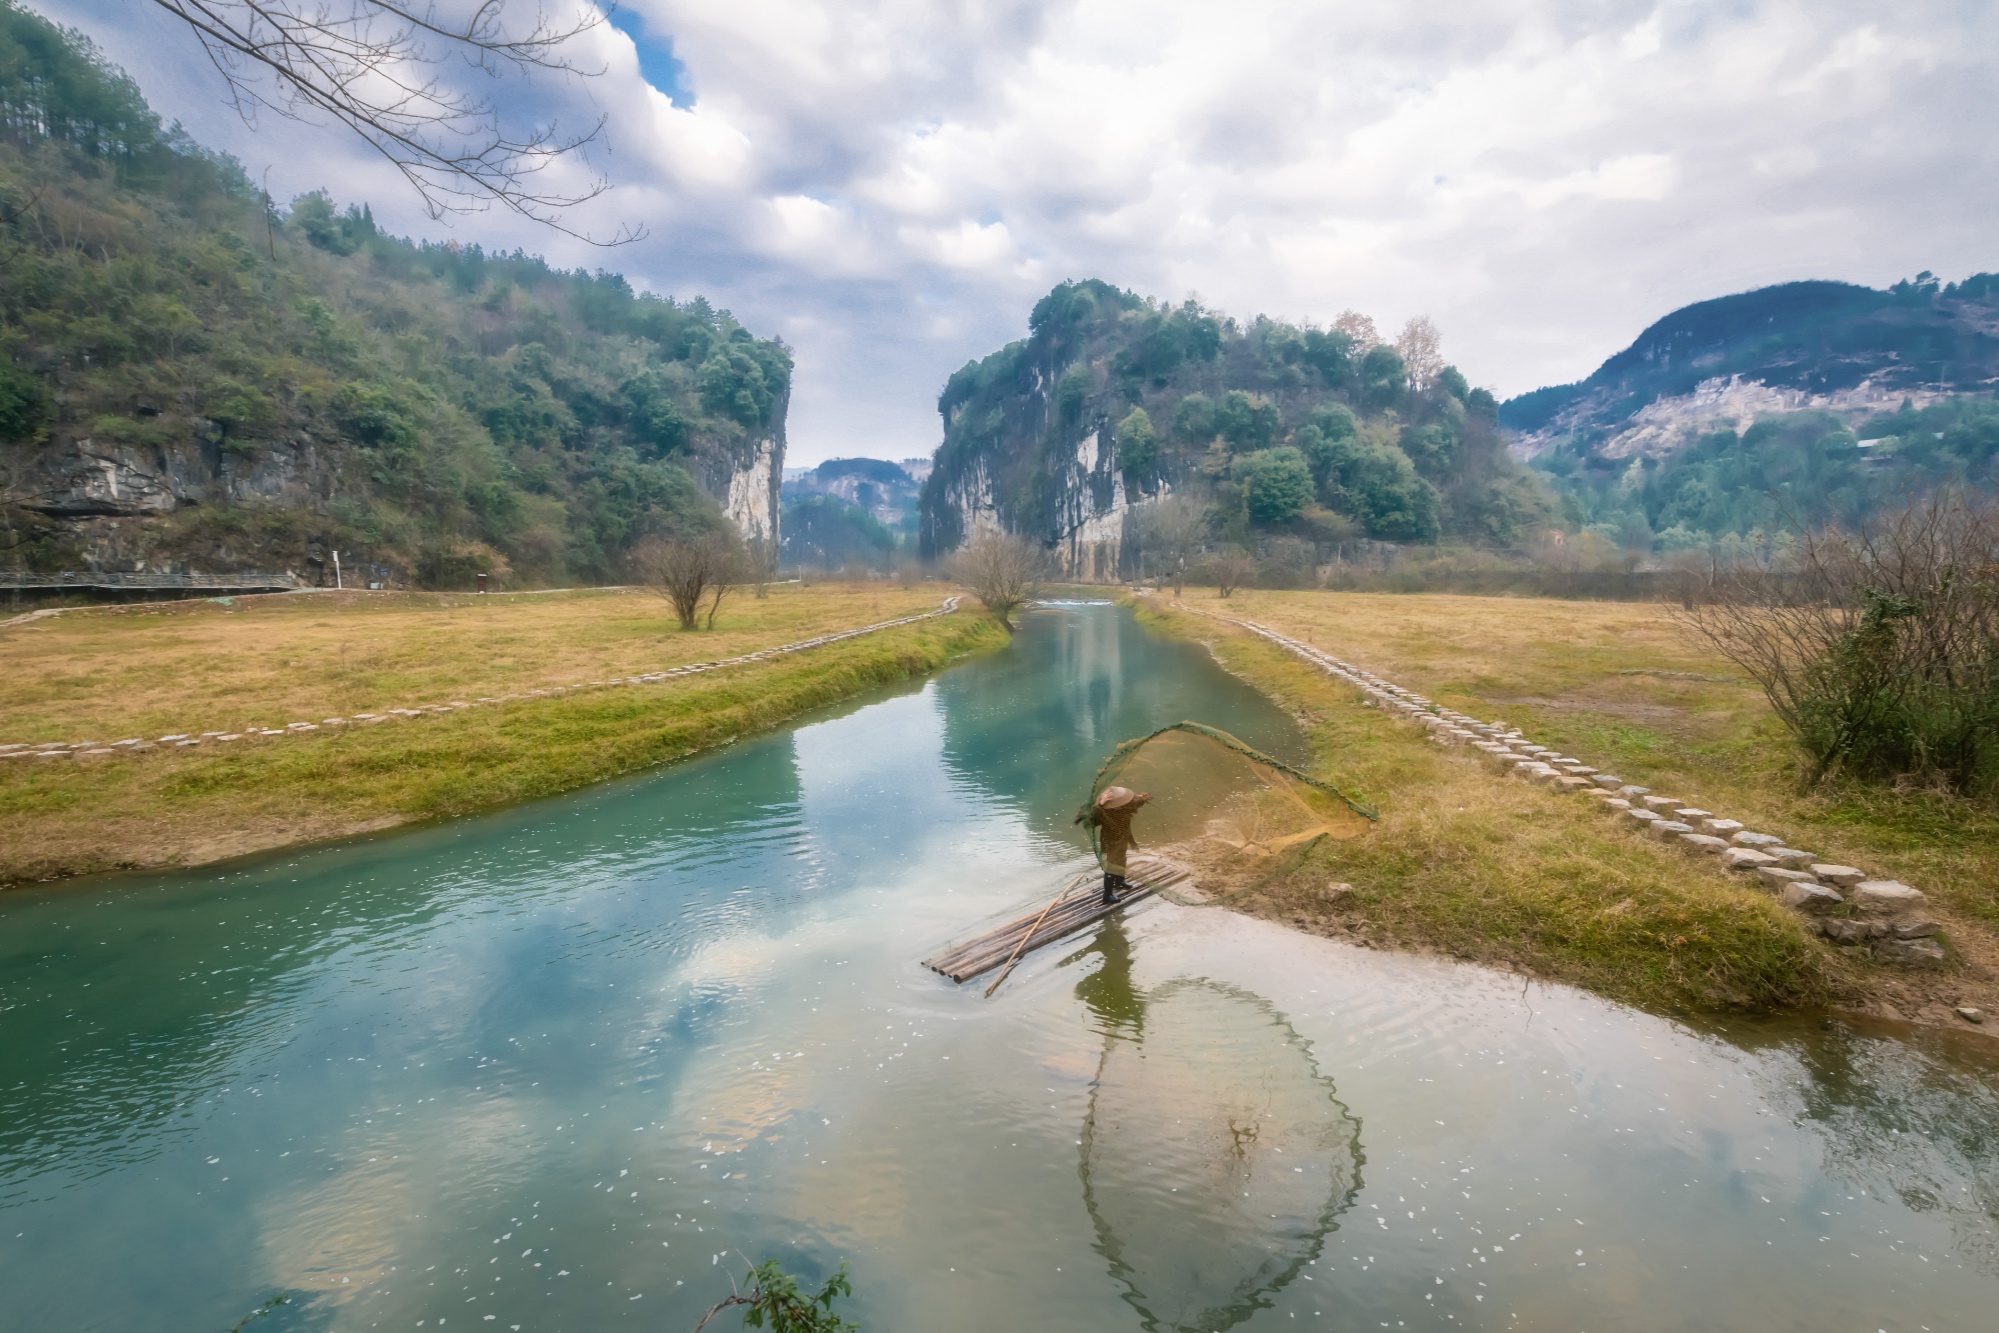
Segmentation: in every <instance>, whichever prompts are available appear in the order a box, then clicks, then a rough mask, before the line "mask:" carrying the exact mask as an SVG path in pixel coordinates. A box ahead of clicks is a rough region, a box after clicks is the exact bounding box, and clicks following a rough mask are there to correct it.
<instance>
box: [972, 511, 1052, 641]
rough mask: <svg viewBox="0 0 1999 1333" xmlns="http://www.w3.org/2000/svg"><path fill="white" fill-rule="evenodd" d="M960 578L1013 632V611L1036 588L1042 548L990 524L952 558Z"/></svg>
mask: <svg viewBox="0 0 1999 1333" xmlns="http://www.w3.org/2000/svg"><path fill="white" fill-rule="evenodd" d="M952 564H953V569H954V572H955V573H956V574H957V576H958V579H959V581H960V582H962V583H964V584H965V585H966V586H967V587H969V588H970V589H971V590H972V595H973V596H975V597H977V598H978V599H979V600H980V601H981V602H983V603H985V607H986V610H988V611H990V612H992V613H993V614H994V615H996V616H998V617H999V619H1000V624H1002V625H1005V626H1006V628H1007V633H1009V634H1011V633H1012V632H1013V613H1014V612H1015V611H1018V610H1019V609H1020V608H1021V607H1023V606H1025V605H1026V604H1027V603H1029V602H1031V601H1033V600H1034V598H1035V597H1036V595H1037V594H1038V592H1039V589H1038V588H1037V586H1036V576H1037V575H1038V574H1039V573H1040V571H1041V564H1042V557H1041V550H1040V548H1039V547H1037V546H1035V545H1034V544H1033V543H1032V542H1030V541H1028V540H1027V539H1026V538H1024V537H1020V536H1016V535H1015V534H1014V533H1011V532H997V531H994V530H992V529H990V528H988V529H985V530H982V531H980V532H978V533H976V534H975V535H974V536H973V537H972V540H971V541H969V542H967V543H965V547H964V549H963V550H961V551H959V552H958V555H957V558H956V559H955V560H954V561H953V562H952Z"/></svg>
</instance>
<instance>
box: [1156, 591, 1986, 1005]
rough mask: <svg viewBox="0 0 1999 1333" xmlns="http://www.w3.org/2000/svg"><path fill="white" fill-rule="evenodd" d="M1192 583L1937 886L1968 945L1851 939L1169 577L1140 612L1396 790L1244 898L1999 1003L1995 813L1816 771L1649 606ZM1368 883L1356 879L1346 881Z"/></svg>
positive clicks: (1366, 932)
mask: <svg viewBox="0 0 1999 1333" xmlns="http://www.w3.org/2000/svg"><path fill="white" fill-rule="evenodd" d="M1182 600H1183V605H1185V606H1188V607H1192V608H1197V609H1199V610H1212V611H1219V612H1225V613H1227V614H1231V615H1240V616H1246V617H1249V618H1251V619H1255V620H1258V621H1261V622H1263V623H1265V624H1268V625H1270V626H1272V627H1273V628H1276V629H1279V630H1282V631H1284V632H1286V633H1288V634H1291V635H1293V636H1295V637H1298V638H1301V639H1304V640H1306V641H1308V642H1311V643H1314V644H1316V645H1318V646H1320V647H1322V648H1324V649H1326V650H1327V651H1329V652H1332V653H1334V654H1335V655H1337V656H1340V657H1344V658H1346V659H1347V660H1348V661H1351V662H1354V663H1356V664H1357V665H1360V666H1363V667H1365V668H1367V669H1369V670H1371V671H1374V672H1376V673H1377V674H1380V675H1382V676H1384V677H1387V678H1388V679H1390V680H1393V681H1395V682H1396V683H1398V684H1401V685H1405V686H1407V687H1409V688H1411V689H1416V690H1420V691H1422V692H1423V693H1424V694H1426V695H1428V696H1429V697H1431V698H1433V699H1435V700H1437V701H1438V702H1440V703H1443V704H1446V705H1448V706H1450V707H1454V708H1458V709H1461V710H1463V711H1466V712H1469V713H1472V714H1474V715H1476V716H1479V717H1484V718H1493V719H1505V720H1507V721H1511V722H1515V723H1517V724H1518V725H1520V726H1522V727H1523V728H1524V729H1526V730H1527V731H1528V732H1529V733H1530V734H1531V735H1533V736H1534V737H1535V738H1536V739H1537V740H1540V741H1541V742H1542V743H1544V744H1548V745H1552V746H1556V747H1559V748H1561V749H1562V750H1563V751H1565V752H1566V753H1571V754H1576V755H1579V756H1582V757H1584V758H1585V759H1587V760H1588V761H1589V762H1591V763H1593V764H1596V765H1598V766H1599V767H1602V768H1605V769H1606V770H1609V771H1615V772H1617V773H1618V774H1620V775H1621V776H1623V777H1625V778H1627V779H1628V780H1630V781H1633V782H1637V783H1640V784H1642V785H1645V786H1649V787H1652V788H1653V789H1654V790H1657V791H1661V792H1670V793H1673V794H1676V795H1679V796H1681V797H1683V798H1685V799H1687V800H1689V801H1691V802H1694V803H1697V804H1699V805H1701V806H1703V807H1706V808H1708V809H1714V810H1720V811H1725V812H1727V813H1728V814H1729V815H1730V816H1731V817H1734V818H1739V819H1742V820H1745V821H1749V822H1750V823H1751V824H1752V826H1753V827H1757V828H1762V829H1767V830H1768V831H1770V832H1773V833H1777V834H1780V835H1782V836H1784V837H1785V838H1786V840H1787V841H1788V842H1790V843H1791V845H1793V846H1802V847H1807V848H1810V849H1811V850H1813V851H1816V852H1818V853H1820V854H1822V855H1824V856H1826V857H1828V858H1830V859H1832V860H1835V861H1844V862H1847V863H1850V864H1854V865H1859V866H1862V867H1865V868H1867V869H1869V870H1870V871H1873V872H1875V873H1880V874H1886V875H1892V876H1896V877H1899V878H1903V879H1906V880H1908V881H1909V882H1911V883H1914V884H1917V885H1919V886H1920V887H1922V888H1923V889H1924V890H1925V891H1926V892H1928V893H1929V894H1930V895H1931V897H1932V899H1933V901H1934V903H1935V906H1936V908H1937V913H1938V915H1939V916H1940V917H1941V918H1943V919H1944V920H1945V924H1946V927H1947V928H1948V930H1949V931H1950V934H1951V938H1952V942H1953V945H1954V946H1955V947H1956V948H1957V949H1958V950H1959V952H1960V954H1961V955H1962V957H1963V958H1964V960H1965V966H1962V967H1960V968H1957V969H1954V970H1953V971H1951V972H1948V973H1945V974H1941V975H1930V976H1911V975H1910V974H1907V973H1903V972H1899V971H1892V970H1890V969H1887V968H1882V967H1877V966H1875V965H1873V964H1871V963H1868V962H1865V961H1862V960H1854V959H1850V958H1846V957H1843V956H1841V955H1839V954H1837V953H1836V952H1834V951H1833V950H1831V949H1829V948H1827V947H1826V946H1825V945H1824V944H1822V943H1820V942H1819V941H1817V940H1815V939H1812V938H1810V937H1808V936H1807V935H1806V934H1805V933H1804V932H1803V930H1802V929H1801V928H1800V926H1799V923H1798V921H1797V920H1796V918H1794V917H1792V916H1791V915H1790V914H1789V913H1786V912H1784V911H1783V910H1781V909H1780V908H1778V907H1777V906H1776V904H1775V903H1774V902H1773V901H1772V900H1771V899H1770V898H1769V897H1767V896H1766V895H1764V894H1762V893H1760V892H1758V891H1756V890H1754V889H1750V888H1748V887H1746V886H1745V885H1744V884H1743V882H1742V881H1741V880H1740V879H1739V878H1736V877H1734V876H1732V875H1729V874H1728V873H1727V872H1724V871H1722V870H1721V869H1719V868H1718V867H1717V866H1715V865H1714V864H1713V863H1712V862H1710V861H1708V860H1707V859H1706V858H1699V859H1696V858H1693V857H1690V856H1687V855H1685V854H1684V853H1682V852H1680V851H1678V850H1677V849H1674V848H1669V847H1666V846H1664V845H1662V844H1659V843H1655V842H1652V841H1649V840H1647V839H1644V838H1641V837H1639V836H1637V835H1636V834H1635V833H1631V832H1627V831H1625V830H1624V829H1622V828H1620V827H1619V826H1618V825H1617V824H1616V823H1614V822H1613V821H1611V820H1609V819H1608V818H1605V817H1604V816H1603V815H1601V814H1599V813H1597V812H1595V811H1594V810H1593V809H1591V808H1586V807H1584V806H1582V805H1581V803H1580V802H1579V801H1578V800H1577V799H1576V798H1573V797H1563V796H1558V795H1556V794H1554V793H1551V792H1547V791H1545V790H1543V789H1540V788H1536V787H1533V786H1530V785H1528V784H1525V783H1520V782H1515V781H1511V780H1506V779H1503V778H1502V777H1500V776H1499V775H1498V773H1497V771H1496V770H1494V769H1493V768H1492V767H1491V766H1489V765H1487V764H1485V763H1484V762H1483V761H1482V760H1480V759H1479V758H1477V757H1476V756H1474V755H1472V754H1471V753H1469V752H1467V751H1460V750H1451V751H1446V750H1442V749H1439V748H1438V747H1436V746H1434V745H1432V744H1431V743H1430V742H1428V741H1427V740H1425V739H1424V738H1423V737H1422V736H1421V735H1420V733H1419V732H1418V731H1417V730H1416V729H1415V728H1413V727H1409V726H1407V725H1405V724H1401V723H1398V722H1395V721H1392V720H1390V719H1389V718H1388V717H1386V716H1383V715H1382V714H1380V713H1377V712H1375V711H1373V710H1371V709H1364V708H1361V707H1359V706H1358V702H1357V699H1356V696H1355V693H1354V691H1353V690H1352V689H1351V688H1350V687H1346V686H1342V685H1340V684H1338V683H1337V682H1335V681H1334V680H1332V679H1331V678H1330V677H1327V676H1326V675H1324V674H1323V673H1320V672H1318V671H1316V670H1314V669H1312V668H1310V667H1308V666H1306V665H1305V664H1304V663H1303V662H1301V661H1299V660H1298V659H1297V658H1295V657H1293V656H1291V655H1290V654H1288V653H1285V652H1284V651H1282V650H1281V649H1279V648H1277V647H1276V646H1274V645H1272V644H1269V643H1267V642H1266V641H1264V640H1261V639H1257V638H1254V637H1252V636H1249V635H1247V634H1244V633H1242V632H1241V631H1237V630H1233V629H1230V628H1227V627H1225V626H1222V625H1219V624H1217V623H1215V622H1214V621H1211V620H1206V619H1203V618H1200V617H1198V616H1194V615H1190V614H1186V613H1184V612H1176V611H1173V610H1171V609H1170V608H1168V607H1167V606H1166V605H1165V601H1164V600H1163V599H1156V598H1153V599H1145V606H1146V609H1145V610H1143V611H1142V614H1143V615H1145V616H1146V618H1147V619H1148V620H1150V621H1152V622H1153V623H1154V624H1155V625H1157V626H1159V627H1161V628H1165V629H1167V630H1169V631H1170V632H1173V633H1177V634H1180V635H1183V636H1186V637H1191V638H1197V639H1200V640H1202V641H1205V642H1207V643H1208V644H1209V645H1210V646H1211V647H1212V648H1213V650H1214V651H1215V653H1216V655H1217V656H1218V657H1219V658H1220V659H1221V661H1222V662H1223V664H1224V665H1225V666H1227V667H1228V668H1229V669H1230V670H1232V671H1235V672H1236V673H1237V674H1239V675H1241V676H1243V677H1245V678H1246V679H1248V680H1250V681H1251V682H1252V683H1254V684H1256V685H1258V686H1259V687H1260V688H1262V689H1264V690H1266V691H1267V692H1268V693H1270V694H1271V695H1273V696H1274V697H1275V698H1277V699H1279V700H1280V701H1282V702H1283V703H1284V704H1285V705H1286V706H1288V707H1290V708H1292V709H1293V710H1294V711H1295V712H1297V713H1298V714H1299V715H1300V717H1301V720H1302V721H1303V722H1304V724H1305V726H1306V727H1307V730H1308V732H1309V734H1310V736H1311V738H1312V741H1313V744H1314V746H1315V748H1316V750H1317V752H1318V755H1319V758H1320V761H1321V763H1322V764H1323V765H1324V767H1325V769H1326V771H1328V772H1331V773H1335V774H1337V775H1339V776H1340V777H1341V778H1342V779H1343V780H1345V781H1348V782H1351V783H1354V784H1357V785H1359V786H1361V787H1362V788H1363V789H1365V791H1366V792H1367V794H1368V795H1369V797H1370V798H1372V799H1375V800H1378V801H1379V802H1380V804H1381V806H1382V809H1383V819H1382V821H1381V824H1380V825H1379V827H1378V828H1377V829H1376V830H1375V832H1374V833H1373V834H1372V835H1370V836H1368V837H1365V838H1362V839H1358V840H1355V841H1352V842H1348V843H1343V844H1338V845H1335V846H1324V845H1322V847H1321V848H1320V849H1319V850H1317V851H1315V852H1314V853H1313V854H1312V855H1311V856H1309V857H1308V858H1306V859H1305V860H1304V861H1303V862H1301V863H1299V864H1297V865H1295V866H1290V867H1284V868H1280V870H1279V871H1278V873H1275V874H1273V876H1272V877H1271V878H1270V880H1269V881H1267V882H1266V883H1265V884H1263V885H1262V886H1260V887H1259V888H1258V889H1257V890H1255V891H1254V892H1253V893H1252V894H1251V895H1249V896H1248V898H1247V899H1246V900H1244V901H1243V902H1242V903H1241V904H1240V905H1241V906H1242V907H1244V908H1245V910H1249V911H1253V912H1257V913H1259V914H1262V915H1266V916H1270V917H1273V918H1276V919H1280V920H1284V921H1288V922H1290V923H1292V924H1294V925H1298V926H1300V927H1303V928H1305V929H1310V930H1315V931H1319V932H1321V933H1328V934H1342V935H1350V936H1355V937H1359V938H1364V939H1367V940H1369V941H1371V942H1378V943H1380V944H1383V945H1385V946H1391V947H1413V948H1427V949H1435V950H1438V951H1441V952H1445V953H1449V954H1453V955H1456V956H1459V957H1465V958H1474V959H1478V960H1480V961H1484V962H1489V963H1497V964H1501V965H1511V966H1516V967H1519V968H1521V969H1523V970H1526V971H1529V972H1532V973H1533V974H1535V975H1538V976H1543V977H1548V978H1552V979H1557V980H1562V981H1568V982H1572V983H1574V984H1577V985H1580V986H1584V987H1587V988H1588V989H1590V990H1593V991H1596V992H1598V993H1599V994H1604V995H1608V996H1611V997H1614V998H1617V999H1622V1000H1628V1001H1631V1002H1633V1003H1638V1004H1642V1005H1645V1006H1647V1007H1652V1008H1666V1009H1672V1008H1716V1007H1745V1008H1757V1009H1774V1008H1785V1007H1792V1006H1801V1005H1803V1006H1808V1005H1816V1004H1825V1003H1847V1004H1871V1005H1873V1006H1875V1007H1877V1008H1879V1007H1881V1006H1882V1005H1883V1004H1884V1003H1885V1004H1887V1005H1891V1006H1893V1010H1894V1011H1895V1012H1900V1013H1903V1014H1906V1015H1908V1016H1912V1017H1913V1016H1918V1015H1921V1016H1925V1017H1937V1016H1939V1014H1941V1015H1943V1016H1946V1017H1947V1015H1948V1007H1949V1005H1950V1004H1951V1003H1980V1002H1981V1000H1983V1002H1984V1003H1985V1005H1986V1007H1990V1002H1991V1000H1992V999H1995V998H1999V996H1988V995H1987V994H1986V993H1987V992H1988V991H1990V990H1991V989H1992V983H1991V981H1990V974H1989V971H1988V970H1987V968H1986V967H1985V963H1986V962H1988V961H1989V960H1990V959H1991V957H1992V956H1993V954H1992V950H1991V941H1992V938H1993V936H1992V923H1993V922H1994V920H1995V907H1996V906H1999V904H1995V894H1994V891H1993V885H1994V883H1995V875H1996V874H1999V836H1995V834H1999V821H1995V820H1994V818H1993V815H1992V812H1990V811H1989V810H1985V809H1983V808H1981V807H1977V806H1971V805H1967V804H1966V803H1964V802H1960V801H1956V800H1953V799H1951V798H1947V797H1942V796H1938V795H1935V794H1925V793H1882V792H1868V791H1861V790H1842V791H1832V792H1818V793H1813V794H1809V795H1807V794H1802V793H1800V791H1799V788H1798V783H1797V776H1796V773H1795V770H1794V769H1793V767H1792V761H1791V757H1790V751H1789V749H1788V747H1787V746H1786V744H1785V741H1784V738H1783V736H1782V734H1781V732H1780V730H1779V729H1778V727H1777V725H1776V723H1775V721H1774V719H1772V718H1771V717H1770V715H1769V712H1768V709H1767V707H1766V706H1765V705H1764V704H1763V701H1762V697H1761V695H1760V694H1759V693H1758V692H1757V691H1756V689H1755V687H1754V686H1753V685H1751V684H1749V683H1747V682H1746V681H1742V680H1740V679H1738V678H1736V676H1735V675H1734V674H1733V673H1732V671H1731V669H1730V668H1729V667H1728V666H1727V664H1725V663H1718V662H1716V661H1713V660H1709V659H1708V658H1706V657H1705V656H1703V655H1702V654H1700V653H1699V652H1697V651H1696V650H1695V649H1694V648H1693V647H1692V646H1691V645H1689V644H1687V643H1685V642H1683V641H1682V640H1681V639H1680V637H1679V636H1678V634H1677V633H1676V632H1675V630H1674V629H1673V627H1672V625H1671V623H1670V622H1669V621H1668V620H1667V618H1666V617H1665V615H1664V613H1663V611H1661V609H1660V608H1658V607H1656V606H1648V605H1638V604H1623V603H1596V602H1587V603H1584V602H1553V601H1541V600H1521V599H1510V598H1480V597H1446V596H1395V595H1387V594H1355V593H1326V592H1305V593H1276V592H1246V593H1238V594H1237V595H1236V596H1235V597H1232V598H1230V599H1228V600H1227V601H1220V600H1217V599H1215V598H1214V595H1213V593H1212V592H1209V591H1207V590H1200V591H1195V590H1192V589H1190V590H1189V592H1188V595H1187V596H1186V597H1185V598H1184V599H1182ZM1341 883H1350V884H1352V886H1353V887H1352V889H1351V890H1345V891H1336V890H1335V889H1334V888H1333V887H1332V886H1334V885H1336V884H1341Z"/></svg>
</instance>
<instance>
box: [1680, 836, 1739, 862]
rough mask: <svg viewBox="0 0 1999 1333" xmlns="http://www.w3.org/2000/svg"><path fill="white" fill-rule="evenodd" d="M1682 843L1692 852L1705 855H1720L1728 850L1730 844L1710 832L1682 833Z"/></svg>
mask: <svg viewBox="0 0 1999 1333" xmlns="http://www.w3.org/2000/svg"><path fill="white" fill-rule="evenodd" d="M1680 845H1681V846H1682V847H1685V848H1686V849H1687V850H1688V851H1690V852H1700V853H1701V854H1702V855H1704V856H1720V855H1721V854H1722V853H1723V852H1725V851H1727V850H1728V844H1727V843H1725V842H1723V841H1722V840H1721V839H1720V838H1717V837H1715V836H1714V835H1713V834H1710V833H1682V834H1681V835H1680Z"/></svg>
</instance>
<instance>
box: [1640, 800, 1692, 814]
mask: <svg viewBox="0 0 1999 1333" xmlns="http://www.w3.org/2000/svg"><path fill="white" fill-rule="evenodd" d="M1641 799H1642V800H1643V801H1644V802H1645V808H1646V809H1647V810H1657V811H1659V812H1660V813H1662V814H1663V813H1664V812H1666V811H1668V810H1677V809H1679V808H1680V807H1681V806H1683V805H1685V804H1686V802H1685V801H1683V800H1681V799H1680V798H1679V797H1677V796H1646V797H1642V798H1641Z"/></svg>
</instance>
